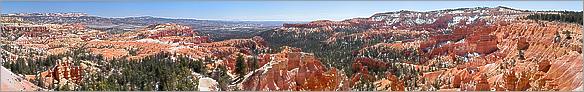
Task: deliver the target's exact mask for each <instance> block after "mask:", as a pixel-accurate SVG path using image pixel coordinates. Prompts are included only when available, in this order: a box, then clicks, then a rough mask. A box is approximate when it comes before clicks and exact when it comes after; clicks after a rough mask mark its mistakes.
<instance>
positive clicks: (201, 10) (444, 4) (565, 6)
mask: <svg viewBox="0 0 584 92" xmlns="http://www.w3.org/2000/svg"><path fill="white" fill-rule="evenodd" d="M0 5H1V6H0V7H1V9H2V10H1V11H0V12H2V13H3V14H5V13H58V12H82V13H87V14H90V15H95V16H101V17H135V16H154V17H163V18H186V19H203V20H245V21H312V20H344V19H349V18H356V17H369V16H371V15H373V14H375V13H382V12H391V11H400V10H410V11H432V10H442V9H454V8H474V7H497V6H506V7H510V8H515V9H522V10H559V11H564V10H568V11H582V1H175V2H172V1H171V2H13V1H9V2H2V3H1V4H0Z"/></svg>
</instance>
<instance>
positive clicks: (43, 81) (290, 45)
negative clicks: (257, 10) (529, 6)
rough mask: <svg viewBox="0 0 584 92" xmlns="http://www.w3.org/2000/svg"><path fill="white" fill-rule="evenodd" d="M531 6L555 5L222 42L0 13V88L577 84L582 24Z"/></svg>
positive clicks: (333, 24)
mask: <svg viewBox="0 0 584 92" xmlns="http://www.w3.org/2000/svg"><path fill="white" fill-rule="evenodd" d="M534 14H559V15H561V14H562V12H554V11H525V10H517V9H511V8H507V7H492V8H490V7H477V8H459V9H446V10H436V11H427V12H417V11H405V10H404V11H395V12H386V13H377V14H373V15H372V16H371V17H367V18H353V19H347V20H342V21H330V20H316V21H312V22H308V23H290V24H282V26H281V27H278V28H273V29H270V30H264V31H261V32H258V34H249V35H248V36H245V38H235V37H234V38H233V39H225V40H214V37H213V36H212V35H209V34H205V33H203V32H201V31H200V30H197V28H194V27H193V26H188V25H184V24H181V23H159V24H150V25H147V26H141V27H137V28H135V29H133V30H130V31H123V32H119V33H115V32H110V31H104V30H101V29H96V28H90V27H89V26H88V24H87V23H62V24H58V23H55V24H38V23H29V22H34V21H33V20H29V19H21V18H20V17H8V18H6V19H4V18H3V20H2V21H4V22H15V21H21V22H22V23H21V22H18V23H6V24H5V26H2V27H1V29H2V30H3V33H2V36H3V37H2V39H0V40H2V41H1V42H2V43H6V44H4V45H1V46H2V49H0V55H2V56H1V57H2V61H3V62H4V63H3V64H4V65H3V66H2V71H3V72H2V74H5V72H4V71H12V72H14V74H12V72H9V73H6V74H9V75H10V76H9V77H6V78H5V76H4V75H2V77H3V78H2V80H3V82H2V87H4V86H10V89H4V88H3V89H2V91H4V90H10V91H13V90H17V89H19V90H103V89H105V88H108V87H111V88H112V90H195V89H189V88H196V90H200V91H236V90H237V91H239V90H245V91H578V90H580V91H581V90H582V88H583V87H584V85H583V82H582V81H581V80H583V76H582V70H583V67H582V63H583V62H582V61H583V59H582V45H583V44H582V36H583V35H582V24H576V23H568V22H561V21H545V20H537V19H529V18H528V16H532V15H534ZM68 17H71V16H68ZM73 17H76V16H73ZM77 17H78V16H77ZM23 18H24V17H23ZM34 61H37V62H34ZM19 62H20V63H26V64H20V63H19ZM31 65H39V66H34V67H32V66H31ZM142 66H147V67H142ZM23 67H25V68H26V69H28V68H30V70H22V71H16V70H18V68H23ZM161 67H162V68H161ZM5 68H6V69H5ZM35 70H36V71H35ZM31 71H34V72H31ZM150 72H152V73H150ZM154 75H155V76H160V77H152V76H154ZM134 76H138V77H134ZM177 76H178V77H179V78H176V77H177ZM19 77H22V78H19ZM133 78H137V79H142V80H153V82H150V81H140V80H130V79H133ZM158 78H160V79H158ZM4 80H10V81H9V82H11V83H12V82H13V80H22V81H20V82H22V83H19V85H8V83H5V82H4ZM162 80H163V81H162ZM29 81H30V82H32V83H30V82H29ZM168 81H175V82H168ZM177 81H178V82H177ZM181 83H182V84H184V85H181ZM92 85H102V86H92ZM195 85H196V86H195ZM182 86H185V87H182ZM172 88H174V89H172Z"/></svg>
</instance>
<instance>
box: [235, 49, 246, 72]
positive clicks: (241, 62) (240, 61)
mask: <svg viewBox="0 0 584 92" xmlns="http://www.w3.org/2000/svg"><path fill="white" fill-rule="evenodd" d="M235 71H236V73H237V74H238V75H239V76H244V75H245V74H246V65H245V59H244V58H243V55H241V54H238V55H237V59H236V61H235Z"/></svg>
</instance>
